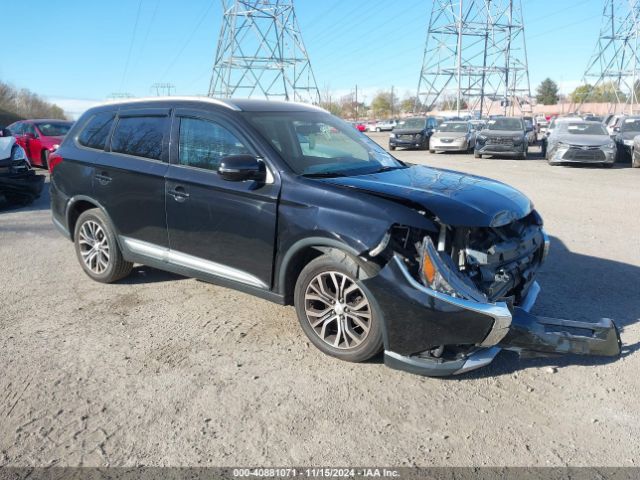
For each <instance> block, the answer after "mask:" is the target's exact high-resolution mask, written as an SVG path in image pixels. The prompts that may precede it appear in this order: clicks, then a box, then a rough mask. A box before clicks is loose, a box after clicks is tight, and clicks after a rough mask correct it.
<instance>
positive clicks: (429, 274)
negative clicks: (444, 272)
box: [422, 254, 436, 283]
mask: <svg viewBox="0 0 640 480" xmlns="http://www.w3.org/2000/svg"><path fill="white" fill-rule="evenodd" d="M422 273H424V278H426V279H427V282H429V283H433V280H434V279H435V278H436V267H435V266H434V265H433V263H432V262H431V258H430V257H429V255H426V254H425V255H423V259H422Z"/></svg>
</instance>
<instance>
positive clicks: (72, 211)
mask: <svg viewBox="0 0 640 480" xmlns="http://www.w3.org/2000/svg"><path fill="white" fill-rule="evenodd" d="M93 208H98V209H100V211H102V213H103V214H104V215H105V216H106V217H107V219H108V220H109V223H110V224H111V226H112V227H113V228H114V231H115V226H114V225H113V222H112V221H111V217H110V216H109V214H108V213H107V210H106V209H105V208H104V207H103V206H102V205H100V203H99V202H98V201H96V200H95V199H93V198H91V197H88V196H86V195H77V196H75V197H72V198H71V199H69V203H68V204H67V212H66V219H67V227H68V230H69V237H70V238H71V241H74V240H75V239H74V234H75V229H76V222H77V221H78V218H79V217H80V215H82V214H83V213H84V212H86V211H87V210H91V209H93ZM115 233H116V238H117V237H118V235H117V232H115Z"/></svg>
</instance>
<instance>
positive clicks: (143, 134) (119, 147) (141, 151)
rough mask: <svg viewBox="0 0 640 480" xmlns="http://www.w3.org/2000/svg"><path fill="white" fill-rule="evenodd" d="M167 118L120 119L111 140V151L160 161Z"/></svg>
mask: <svg viewBox="0 0 640 480" xmlns="http://www.w3.org/2000/svg"><path fill="white" fill-rule="evenodd" d="M166 120H167V117H121V118H120V120H118V125H117V126H116V131H115V132H114V133H113V138H112V139H111V150H112V151H114V152H118V153H125V154H127V155H133V156H136V157H144V158H151V159H153V160H160V156H161V155H162V137H163V133H164V130H165V125H166V123H165V122H166Z"/></svg>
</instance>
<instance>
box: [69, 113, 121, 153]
mask: <svg viewBox="0 0 640 480" xmlns="http://www.w3.org/2000/svg"><path fill="white" fill-rule="evenodd" d="M114 118H115V116H114V114H113V113H99V114H97V115H94V116H93V117H92V118H91V120H89V122H88V123H87V124H86V126H85V127H84V128H83V129H82V132H80V135H79V136H78V143H79V144H80V145H82V146H83V147H87V148H95V149H97V150H104V147H106V146H107V137H108V136H109V132H110V131H111V126H112V125H113V120H114Z"/></svg>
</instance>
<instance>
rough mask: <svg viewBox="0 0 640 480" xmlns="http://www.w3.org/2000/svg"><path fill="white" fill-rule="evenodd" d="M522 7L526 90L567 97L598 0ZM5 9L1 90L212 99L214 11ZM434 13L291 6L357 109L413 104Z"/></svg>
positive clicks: (39, 2) (419, 7) (77, 104)
mask: <svg viewBox="0 0 640 480" xmlns="http://www.w3.org/2000/svg"><path fill="white" fill-rule="evenodd" d="M522 2H523V9H524V17H525V24H526V38H527V49H528V55H529V71H530V77H531V85H532V89H535V87H536V86H537V84H538V83H539V82H540V81H541V80H543V79H544V78H546V77H551V78H553V79H554V80H556V81H557V82H558V83H560V84H561V86H562V87H563V90H565V91H566V92H569V91H571V90H572V89H573V88H574V87H575V86H576V85H578V84H579V83H580V79H581V77H582V74H583V71H584V69H585V67H586V64H587V61H588V60H589V57H590V56H591V54H592V53H593V50H594V47H595V43H596V40H597V36H598V31H599V27H600V21H601V18H600V13H601V11H602V0H522ZM3 3H4V4H3V6H2V17H4V18H5V19H7V18H8V19H11V21H9V22H3V38H4V39H5V49H3V54H2V55H1V56H0V80H3V81H8V82H9V83H12V84H13V85H15V86H18V87H24V88H29V89H31V90H33V91H34V92H37V93H39V94H41V95H43V96H46V97H47V98H49V99H51V100H53V101H55V102H56V103H58V104H60V105H61V106H63V108H65V109H66V110H67V111H69V112H71V113H72V114H74V115H77V114H79V113H81V111H82V110H83V109H84V108H87V107H88V106H89V105H90V104H92V103H94V102H96V101H101V100H103V99H104V98H106V97H108V96H109V95H110V94H111V93H112V92H130V93H132V94H134V95H136V96H147V95H150V94H151V93H152V92H151V89H150V87H151V85H152V84H153V83H155V82H170V83H173V84H174V85H175V86H176V93H177V94H180V95H191V94H204V93H206V92H207V90H208V86H209V78H210V75H211V67H212V62H213V57H214V53H215V47H216V42H217V38H218V33H219V29H220V21H221V16H222V13H221V11H222V7H221V5H220V1H219V0H183V1H182V2H176V1H175V0H141V1H140V0H109V1H108V2H98V1H89V0H31V1H30V2H29V5H30V7H32V8H31V9H30V11H32V12H35V13H30V14H29V15H28V16H27V15H25V12H26V10H25V5H24V4H23V3H20V2H3ZM138 9H140V12H139V15H138ZM430 9H431V1H430V0H297V2H296V13H297V16H298V21H299V23H300V26H301V30H302V34H303V38H304V41H305V43H306V46H307V50H308V52H309V55H310V58H311V62H312V66H313V69H314V71H315V74H316V79H317V82H318V86H319V87H320V89H321V90H322V89H324V88H330V89H331V90H334V91H336V93H338V94H340V93H346V92H347V91H349V90H350V89H352V88H353V87H354V86H355V85H356V84H358V85H359V87H360V89H361V92H363V95H365V96H367V97H366V98H365V100H367V99H369V100H370V99H371V98H372V96H373V94H374V93H375V91H377V90H379V89H388V88H390V87H391V86H392V85H393V86H395V88H396V91H398V93H399V94H400V95H401V96H402V95H404V94H405V93H413V92H414V91H415V89H416V87H417V82H418V76H419V72H420V67H421V62H422V54H423V50H424V40H425V37H426V28H427V21H428V16H429V12H430ZM136 18H138V22H137V25H136ZM21 20H22V21H21Z"/></svg>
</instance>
